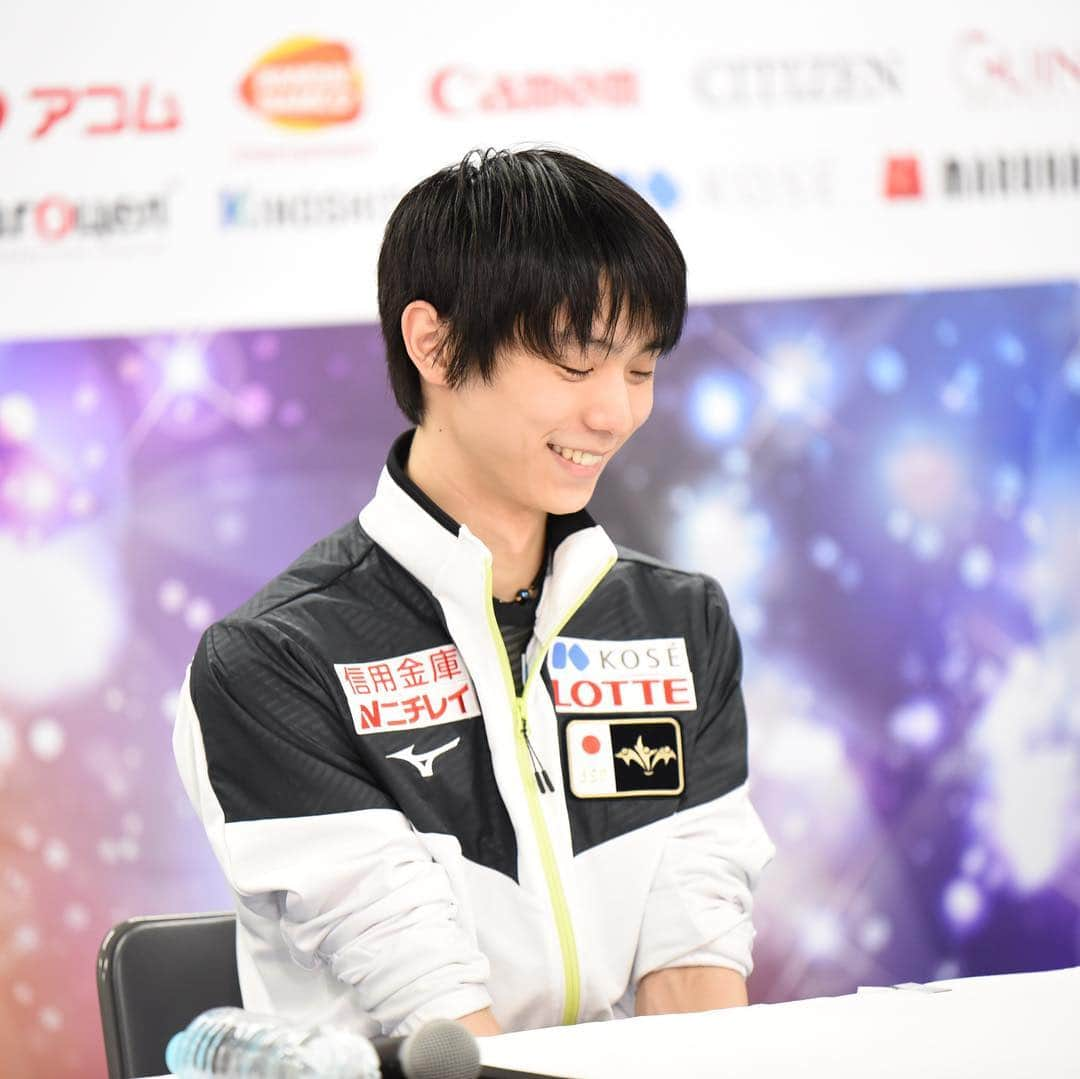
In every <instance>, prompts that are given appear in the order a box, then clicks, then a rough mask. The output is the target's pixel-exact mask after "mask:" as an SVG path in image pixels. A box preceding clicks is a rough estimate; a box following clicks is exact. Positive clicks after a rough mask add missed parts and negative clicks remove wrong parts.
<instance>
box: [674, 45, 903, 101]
mask: <svg viewBox="0 0 1080 1079" xmlns="http://www.w3.org/2000/svg"><path fill="white" fill-rule="evenodd" d="M694 86H695V89H696V90H697V93H698V94H699V96H700V97H701V98H702V99H703V100H704V101H705V102H707V103H708V104H709V105H713V106H717V107H724V108H735V107H747V106H755V105H765V106H768V105H787V104H832V103H841V102H860V101H881V100H884V99H888V98H894V97H899V96H900V95H901V94H902V92H903V72H902V64H901V61H900V59H899V57H896V56H891V55H854V56H849V55H828V54H823V55H805V56H759V57H733V58H730V59H721V60H713V61H710V62H709V63H706V64H703V65H702V66H701V67H700V68H698V70H697V72H696V74H695V76H694Z"/></svg>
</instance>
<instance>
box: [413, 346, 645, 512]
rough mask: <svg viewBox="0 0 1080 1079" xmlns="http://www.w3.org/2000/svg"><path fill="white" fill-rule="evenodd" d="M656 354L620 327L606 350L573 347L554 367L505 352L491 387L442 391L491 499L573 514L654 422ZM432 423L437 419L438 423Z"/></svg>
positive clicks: (448, 417) (458, 438)
mask: <svg viewBox="0 0 1080 1079" xmlns="http://www.w3.org/2000/svg"><path fill="white" fill-rule="evenodd" d="M655 366H656V352H655V351H653V350H651V349H650V348H649V347H648V345H647V339H646V338H645V337H644V336H641V337H637V336H632V335H628V334H626V333H625V332H623V331H622V330H621V328H620V327H616V336H615V339H614V345H613V347H612V348H611V350H610V351H609V350H608V349H607V346H606V345H605V344H604V343H603V342H602V341H599V340H598V341H596V342H594V343H593V344H590V346H589V347H588V348H587V349H585V350H584V351H582V350H581V349H580V347H579V346H578V345H577V343H576V342H575V343H574V344H573V345H572V346H571V347H570V348H569V349H567V350H566V351H565V352H564V353H563V354H562V355H561V356H560V357H559V360H558V362H555V363H553V362H551V361H550V360H547V359H544V358H543V357H540V356H537V355H535V354H534V353H531V352H528V351H526V350H525V349H524V348H521V347H514V348H510V349H507V350H505V352H503V353H502V354H501V356H500V363H499V366H498V368H497V371H496V375H495V378H494V380H493V381H492V383H490V384H486V383H484V382H483V381H482V380H480V379H473V380H471V381H470V382H469V383H467V384H466V385H464V386H461V387H459V388H458V389H456V390H453V391H450V392H448V393H446V394H445V395H444V398H443V401H442V404H443V406H444V407H443V408H442V409H440V416H439V422H441V423H445V424H446V425H447V426H449V427H450V429H451V431H452V433H453V435H454V438H455V442H456V443H457V445H458V446H459V447H460V448H461V451H462V453H463V455H465V456H466V457H467V465H468V468H469V472H470V476H471V477H472V478H473V479H474V481H475V484H476V485H477V486H479V487H480V488H481V490H482V491H483V493H484V494H485V495H490V496H491V497H492V498H493V499H495V500H497V501H499V502H503V503H505V504H507V505H508V508H509V507H513V508H520V509H522V510H538V511H542V512H545V513H572V512H574V511H576V510H579V509H581V508H582V507H583V506H584V505H585V504H586V503H587V502H588V501H589V499H590V498H591V497H592V493H593V489H594V488H595V486H596V481H597V479H598V478H599V476H600V473H601V472H602V471H603V470H604V468H605V467H606V466H607V463H608V461H610V460H611V458H612V457H613V456H614V455H615V453H616V452H617V451H618V449H619V448H620V447H621V446H622V445H623V443H624V442H625V441H626V440H627V439H628V438H629V437H630V436H631V435H632V434H633V433H634V431H636V430H637V429H638V427H640V426H641V425H642V424H643V423H644V422H645V420H646V419H647V418H648V416H649V413H650V411H651V410H652V401H653V378H652V376H653V371H654V368H655ZM431 418H432V419H433V420H434V417H431Z"/></svg>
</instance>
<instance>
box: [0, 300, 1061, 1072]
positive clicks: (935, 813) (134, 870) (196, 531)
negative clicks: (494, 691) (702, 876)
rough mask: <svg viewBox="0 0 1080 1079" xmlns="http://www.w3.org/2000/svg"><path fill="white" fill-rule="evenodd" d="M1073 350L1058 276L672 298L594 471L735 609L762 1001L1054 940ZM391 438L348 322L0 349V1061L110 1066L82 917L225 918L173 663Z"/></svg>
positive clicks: (353, 488)
mask: <svg viewBox="0 0 1080 1079" xmlns="http://www.w3.org/2000/svg"><path fill="white" fill-rule="evenodd" d="M1078 338H1080V288H1078V287H1077V286H1076V285H1073V284H1048V285H1044V286H1031V287H1017V288H1002V289H992V290H990V289H981V290H978V291H949V292H936V293H917V292H916V293H905V294H897V295H886V296H865V297H849V298H841V299H828V300H806V301H778V302H768V303H747V304H725V305H717V306H710V307H698V308H695V309H693V310H692V311H691V314H690V318H689V322H688V325H687V330H686V334H685V336H684V339H683V342H682V344H681V345H680V347H679V349H678V350H677V352H676V353H675V354H674V355H672V356H671V357H668V358H665V359H664V360H663V361H662V362H661V366H660V370H659V373H658V382H657V387H656V407H655V411H654V414H653V418H652V419H651V420H650V422H649V423H648V424H647V425H646V426H645V427H644V428H643V429H642V430H641V431H640V432H639V433H638V435H636V436H635V438H634V440H633V441H632V442H631V443H630V444H629V445H628V446H627V447H626V449H625V450H624V451H623V452H622V454H621V455H620V457H619V458H617V459H616V460H615V461H614V462H613V464H612V465H611V467H610V468H609V470H608V473H607V475H606V476H605V478H604V479H603V480H602V481H601V485H600V488H599V492H598V495H597V497H596V499H595V500H594V503H593V510H594V513H595V515H596V516H597V517H598V519H599V520H600V521H601V522H602V523H604V524H605V526H606V527H607V528H608V530H609V532H610V533H611V534H612V536H613V537H614V538H615V539H616V540H617V541H620V542H623V543H627V544H629V545H630V546H634V547H638V548H641V549H644V550H646V551H649V552H651V553H655V554H657V555H659V556H661V557H663V558H665V559H667V560H670V561H672V562H675V563H677V564H679V565H681V566H685V567H689V568H696V569H701V570H705V571H707V572H709V573H712V574H713V575H714V576H716V577H717V578H718V579H719V580H720V582H721V583H722V584H723V585H724V587H725V589H726V590H727V592H728V595H729V597H730V599H731V603H732V609H733V612H734V615H735V618H736V621H737V624H738V626H739V628H740V631H741V634H742V639H743V644H744V649H745V654H746V662H745V683H744V684H745V691H746V695H747V699H748V704H749V709H750V716H751V740H752V765H751V776H752V785H753V789H754V797H755V801H756V803H757V805H758V807H759V809H760V811H761V813H762V816H763V817H764V819H765V821H766V824H767V826H768V827H769V829H770V831H771V833H772V835H773V838H774V839H775V841H776V843H777V846H778V848H779V854H778V857H777V860H776V862H775V864H774V865H773V866H772V868H771V869H770V871H769V873H768V875H767V878H766V881H765V883H764V885H763V886H762V889H761V892H760V902H759V908H758V915H757V925H758V931H759V937H758V946H757V953H756V955H757V963H758V967H757V971H756V972H755V974H754V976H753V980H752V982H751V992H752V996H753V997H754V998H755V999H757V1000H769V1001H775V1000H784V999H792V998H798V997H807V996H814V995H821V994H829V993H840V992H847V991H851V990H852V989H853V988H854V987H855V986H856V985H857V984H860V983H879V984H880V983H893V982H900V981H911V980H916V981H924V980H929V979H931V978H935V977H949V976H955V975H967V974H983V973H988V972H1004V971H1013V970H1034V969H1041V968H1052V967H1062V966H1068V965H1073V964H1076V963H1080V826H1078V823H1077V822H1078V820H1080V812H1078V809H1080V805H1078V802H1080V778H1078V777H1080V346H1078ZM403 426H404V422H403V420H402V419H401V417H400V415H399V414H398V413H397V411H396V409H395V408H394V406H393V403H392V400H391V398H390V395H389V392H388V390H387V389H386V386H385V376H384V370H383V360H382V345H381V340H380V337H379V334H378V330H377V328H376V327H374V326H341V327H327V328H308V329H290V330H284V331H258V332H255V331H244V332H222V333H217V334H208V335H206V336H202V337H199V336H183V337H168V336H157V337H147V338H139V339H119V338H117V339H100V340H88V341H57V342H28V343H22V344H18V343H16V344H3V345H0V603H2V605H3V606H2V610H3V616H2V617H0V657H2V658H0V926H2V928H0V971H2V972H3V974H4V977H3V978H0V984H3V985H6V986H10V987H11V988H10V990H9V993H8V996H7V997H6V998H5V999H3V1000H2V1001H0V1044H2V1045H4V1046H20V1045H21V1046H23V1047H24V1048H23V1051H22V1055H21V1056H20V1055H19V1054H18V1053H17V1054H16V1056H15V1057H14V1059H13V1060H10V1059H9V1060H6V1061H5V1074H8V1075H11V1076H22V1075H25V1076H31V1075H38V1074H44V1072H43V1071H41V1070H40V1068H41V1067H43V1066H44V1065H43V1064H42V1062H44V1061H48V1074H50V1075H61V1074H63V1075H71V1076H76V1075H78V1076H87V1075H90V1074H103V1073H104V1063H103V1058H102V1056H101V1050H100V1033H99V1026H98V1017H97V1005H96V1000H95V998H94V988H93V979H92V971H93V964H94V956H95V953H96V950H97V946H98V943H99V942H100V939H101V937H102V936H103V934H104V933H105V931H106V930H107V929H108V927H109V926H110V925H112V924H113V923H114V922H116V921H119V920H121V919H122V918H125V917H128V916H131V915H133V914H138V913H154V912H165V911H192V910H207V909H215V908H220V907H224V906H226V905H227V899H226V891H225V888H224V886H223V884H222V882H221V879H220V876H219V872H218V869H217V866H216V863H215V862H214V861H213V858H212V856H211V853H210V850H209V847H208V845H207V843H206V841H205V838H204V836H203V833H202V830H201V828H200V826H199V825H198V824H197V823H196V821H195V819H194V816H193V813H192V812H191V810H190V808H189V806H188V804H187V800H186V797H185V796H184V794H183V791H182V790H181V787H180V784H179V781H178V779H177V778H176V775H175V771H174V767H173V763H172V756H171V748H170V727H171V721H172V715H173V709H174V702H175V696H176V693H177V690H178V688H179V685H180V683H181V680H182V678H183V674H184V667H185V665H186V663H187V661H188V660H189V658H190V655H191V653H192V651H193V649H194V647H195V644H196V642H197V640H198V637H199V635H200V633H201V631H202V630H203V628H204V627H205V626H206V625H207V624H208V623H209V622H210V621H212V620H213V619H215V618H217V617H220V616H221V615H223V614H224V613H226V612H227V611H229V610H230V609H231V608H233V607H234V606H236V605H237V604H239V603H240V602H241V601H242V600H244V599H245V598H246V597H247V596H248V595H249V594H250V593H251V592H252V591H254V590H255V589H256V588H257V587H258V586H259V585H260V584H261V583H263V582H264V581H265V580H266V579H267V578H269V577H270V576H272V575H273V574H275V573H276V572H278V571H279V570H280V569H281V568H282V567H283V566H284V565H286V564H287V563H288V562H289V561H290V560H291V559H292V558H293V557H294V556H295V555H296V554H298V553H299V552H300V551H301V550H302V549H303V548H304V547H305V546H306V545H307V544H308V543H310V542H311V541H313V540H315V539H316V538H318V537H319V536H321V535H322V534H324V533H325V532H327V531H329V530H331V529H332V528H334V527H336V526H337V525H339V524H341V523H342V522H344V521H345V520H346V519H347V518H348V517H350V516H351V515H353V514H354V513H355V512H357V511H358V510H359V508H360V507H361V506H362V505H363V503H364V502H365V501H366V500H367V498H368V495H369V493H370V491H371V490H372V488H373V485H374V482H375V479H376V476H377V474H378V472H379V469H380V468H381V466H382V463H383V460H384V457H385V453H386V449H387V447H388V445H389V443H390V441H391V439H392V438H393V436H394V435H395V434H396V433H397V432H398V431H399V430H401V429H402V427H403ZM76 971H77V972H80V973H79V974H78V975H77V976H76V975H75V974H74V973H73V972H76ZM88 1061H93V1063H92V1064H88ZM9 1064H10V1065H11V1066H12V1068H13V1070H8V1065H9Z"/></svg>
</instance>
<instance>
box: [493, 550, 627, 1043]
mask: <svg viewBox="0 0 1080 1079" xmlns="http://www.w3.org/2000/svg"><path fill="white" fill-rule="evenodd" d="M615 561H616V560H615V559H614V558H612V559H610V560H609V561H608V562H607V563H606V565H605V566H604V568H603V569H602V570H601V571H600V573H598V574H597V575H596V577H595V579H594V580H593V581H592V583H591V584H590V585H589V587H588V588H587V589H586V590H585V591H584V592H583V593H582V595H581V598H580V599H578V601H577V602H576V603H575V604H574V605H573V606H572V607H571V608H570V610H569V611H568V612H567V615H566V617H565V618H564V619H563V620H562V621H561V622H560V623H559V624H558V626H556V627H555V629H554V630H553V631H552V632H551V633H550V634H549V636H548V639H547V640H546V641H544V642H543V645H542V647H541V649H540V651H539V652H537V653H536V656H535V657H534V659H533V664H532V668H531V669H530V671H529V676H528V677H527V678H526V679H525V684H524V685H523V686H522V688H521V696H520V697H519V696H518V695H517V694H516V693H515V692H514V676H513V675H512V674H511V672H510V660H509V657H508V656H507V654H506V645H505V643H504V642H503V639H502V634H501V633H500V632H499V623H498V621H497V620H496V618H495V609H494V606H493V605H492V584H491V562H490V561H488V563H487V566H486V568H485V571H484V580H485V587H486V589H487V608H486V609H487V615H488V627H489V628H490V630H491V635H492V638H493V639H494V642H495V647H496V651H497V653H498V655H499V656H500V657H501V660H502V663H501V666H502V674H503V683H504V685H505V686H506V690H507V693H508V694H509V697H510V701H511V706H512V709H513V716H514V747H515V749H516V750H517V760H518V771H519V772H520V773H521V782H522V785H523V786H524V788H525V801H526V802H527V803H528V806H529V818H530V820H531V821H532V826H533V832H534V833H535V836H536V843H537V847H538V848H539V851H540V864H541V865H542V866H543V869H544V879H545V881H546V882H547V887H548V897H549V898H550V900H551V909H552V913H553V915H554V917H555V929H556V931H557V933H558V936H559V951H560V952H561V953H562V961H563V982H564V985H565V990H566V991H565V994H564V997H563V1014H562V1023H563V1025H564V1026H569V1025H570V1024H572V1023H576V1022H577V1018H578V1011H579V1010H580V1008H581V967H580V964H579V963H578V951H577V941H576V940H575V938H574V924H573V922H572V920H571V918H570V905H569V904H568V903H567V901H566V892H565V891H564V890H563V884H562V878H561V877H560V876H559V866H558V862H557V861H556V859H555V850H554V847H553V846H552V843H551V834H550V833H549V832H548V828H547V822H546V821H545V820H544V811H543V809H542V808H541V807H540V794H541V793H543V792H544V786H543V783H542V780H546V781H547V785H548V788H549V790H550V791H551V792H552V793H554V790H555V788H554V786H553V785H552V783H551V779H550V777H549V776H548V774H547V772H546V771H545V770H544V767H543V764H542V763H541V762H540V759H539V758H538V757H537V756H536V752H535V751H534V750H533V748H532V745H531V743H530V742H529V717H528V714H527V712H526V710H525V701H526V699H527V698H528V695H529V689H530V687H531V686H532V683H533V679H534V678H535V677H536V673H537V671H539V670H540V669H541V668H542V667H543V665H544V657H545V656H546V655H547V652H548V649H549V648H550V647H551V644H552V642H553V641H554V640H555V638H556V637H557V636H558V635H559V633H560V632H561V631H562V628H563V626H565V625H566V623H567V622H569V621H570V619H571V618H573V617H574V615H575V614H577V612H578V609H579V608H580V607H581V605H582V604H583V603H584V602H585V600H587V599H588V598H589V596H590V595H591V594H592V592H593V590H594V589H595V588H596V586H597V585H598V584H599V583H600V581H601V580H603V578H604V577H605V576H606V575H607V573H608V571H609V570H610V569H611V567H612V566H613V565H615Z"/></svg>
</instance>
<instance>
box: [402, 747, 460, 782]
mask: <svg viewBox="0 0 1080 1079" xmlns="http://www.w3.org/2000/svg"><path fill="white" fill-rule="evenodd" d="M460 741H461V739H460V738H454V739H452V740H451V741H449V742H447V743H446V745H442V746H436V747H435V748H434V749H429V750H428V751H427V752H426V753H414V752H413V750H414V749H415V748H416V746H415V744H414V745H411V746H406V747H405V748H404V749H399V750H398V751H397V752H396V753H387V754H386V759H387V760H398V761H406V762H407V763H408V764H411V765H412V766H413V767H414V768H415V769H416V770H417V771H418V772H419V773H420V775H421V777H422V778H424V779H430V778H431V777H432V776H433V775H434V774H435V772H434V765H435V761H436V760H437V759H438V758H439V757H441V756H442V755H443V754H444V753H449V752H450V750H452V749H457V746H458V743H459V742H460Z"/></svg>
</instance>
